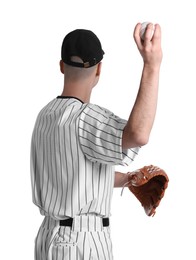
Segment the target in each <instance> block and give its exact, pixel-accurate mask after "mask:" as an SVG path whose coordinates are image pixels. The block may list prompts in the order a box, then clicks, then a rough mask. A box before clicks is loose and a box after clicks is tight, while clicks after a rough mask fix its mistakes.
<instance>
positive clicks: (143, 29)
mask: <svg viewBox="0 0 196 260" xmlns="http://www.w3.org/2000/svg"><path fill="white" fill-rule="evenodd" d="M148 24H149V22H144V23H142V25H141V29H140V37H141V39H142V40H143V41H144V37H145V33H146V28H147V25H148ZM153 34H154V29H153V31H152V36H153ZM152 36H151V39H152Z"/></svg>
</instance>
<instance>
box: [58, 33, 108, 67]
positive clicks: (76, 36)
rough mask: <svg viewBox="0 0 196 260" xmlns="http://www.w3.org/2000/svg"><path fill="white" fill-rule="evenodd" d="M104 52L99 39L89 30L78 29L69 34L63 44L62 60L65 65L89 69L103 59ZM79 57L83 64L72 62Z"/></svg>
mask: <svg viewBox="0 0 196 260" xmlns="http://www.w3.org/2000/svg"><path fill="white" fill-rule="evenodd" d="M103 55H104V51H103V50H102V47H101V42H100V41H99V39H98V37H97V36H96V35H95V34H94V33H93V32H92V31H89V30H85V29H76V30H74V31H72V32H70V33H68V34H67V35H66V36H65V38H64V40H63V43H62V48H61V59H62V60H63V62H64V63H66V64H68V65H70V66H74V67H80V68H89V67H92V66H94V65H96V64H97V63H99V62H100V61H101V60H102V59H103ZM73 56H77V57H79V58H80V59H82V61H83V63H80V62H75V61H72V60H71V58H72V57H73Z"/></svg>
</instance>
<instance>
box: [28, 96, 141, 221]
mask: <svg viewBox="0 0 196 260" xmlns="http://www.w3.org/2000/svg"><path fill="white" fill-rule="evenodd" d="M126 122H127V121H126V120H124V119H121V118H119V117H118V116H116V115H114V114H113V113H112V112H110V111H109V110H107V109H105V108H103V107H100V106H98V105H95V104H91V103H83V102H82V101H81V100H79V99H77V98H74V97H62V96H59V97H57V98H55V99H53V100H52V101H51V102H49V103H48V104H47V105H46V106H45V107H44V108H43V109H42V110H41V111H40V112H39V114H38V116H37V119H36V122H35V126H34V129H33V133H32V140H31V185H32V198H33V203H34V204H35V205H36V206H38V207H39V210H40V213H41V214H42V215H44V216H50V217H52V218H54V219H57V220H59V219H66V218H68V217H75V216H77V215H82V214H96V215H99V216H101V217H109V216H110V208H111V199H112V192H113V187H114V177H115V165H129V164H130V163H131V162H132V161H133V160H134V158H135V156H136V155H137V154H138V151H139V147H136V148H133V149H127V150H122V133H123V129H124V127H125V125H126Z"/></svg>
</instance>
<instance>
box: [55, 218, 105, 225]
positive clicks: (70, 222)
mask: <svg viewBox="0 0 196 260" xmlns="http://www.w3.org/2000/svg"><path fill="white" fill-rule="evenodd" d="M102 222H103V227H108V226H109V225H110V221H109V218H102ZM59 224H60V226H64V227H72V224H73V218H68V219H63V220H60V222H59Z"/></svg>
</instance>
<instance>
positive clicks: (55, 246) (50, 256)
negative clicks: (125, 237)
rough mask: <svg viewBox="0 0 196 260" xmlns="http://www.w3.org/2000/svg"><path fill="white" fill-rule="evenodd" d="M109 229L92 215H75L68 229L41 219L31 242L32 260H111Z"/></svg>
mask: <svg viewBox="0 0 196 260" xmlns="http://www.w3.org/2000/svg"><path fill="white" fill-rule="evenodd" d="M112 259H113V254H112V242H111V238H110V228H109V227H103V224H102V219H101V218H100V217H97V216H94V215H88V216H76V217H75V218H74V220H73V225H72V227H64V226H59V221H58V220H54V219H52V218H50V217H45V218H44V220H43V222H42V225H41V227H40V229H39V231H38V234H37V236H36V239H35V260H112Z"/></svg>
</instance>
